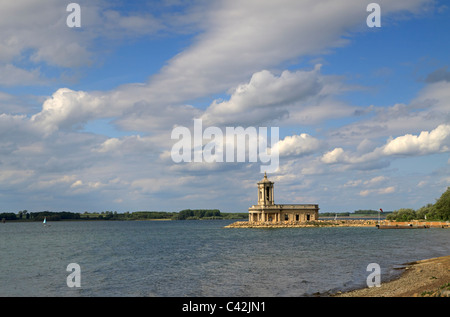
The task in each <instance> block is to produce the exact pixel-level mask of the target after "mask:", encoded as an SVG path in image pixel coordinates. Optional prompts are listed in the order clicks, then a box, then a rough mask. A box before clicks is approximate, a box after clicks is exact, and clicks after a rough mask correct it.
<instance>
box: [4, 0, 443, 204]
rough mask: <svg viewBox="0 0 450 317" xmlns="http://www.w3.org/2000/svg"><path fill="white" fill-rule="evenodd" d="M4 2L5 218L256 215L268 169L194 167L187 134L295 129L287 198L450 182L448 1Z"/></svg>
mask: <svg viewBox="0 0 450 317" xmlns="http://www.w3.org/2000/svg"><path fill="white" fill-rule="evenodd" d="M371 2H372V1H359V0H343V1H327V0H324V1H298V0H296V1H289V0H282V1H265V0H259V1H256V0H253V1H252V0H247V1H233V0H228V1H204V0H193V1H176V0H159V1H119V0H117V1H101V0H97V1H78V2H77V3H78V4H79V5H80V8H81V15H80V16H81V21H82V25H81V27H80V28H69V27H68V26H67V24H66V18H67V16H68V15H69V14H70V13H69V12H67V11H66V7H67V4H68V3H69V2H67V3H65V2H64V1H60V0H46V1H37V0H28V1H25V0H22V1H15V2H14V3H11V2H7V3H2V4H1V5H0V21H1V22H0V71H1V74H2V76H1V79H0V144H1V145H2V149H1V150H0V199H1V202H2V203H1V205H0V206H1V210H2V211H15V212H17V211H19V210H23V209H27V210H29V211H39V210H53V211H61V210H69V211H79V212H83V211H104V210H116V211H118V212H123V211H135V210H166V211H178V210H181V209H185V208H219V209H220V210H221V211H223V212H227V211H228V212H234V211H238V212H245V211H247V209H248V207H250V206H251V205H252V204H255V203H256V182H257V181H259V180H260V179H261V178H262V177H263V175H262V174H261V173H260V168H259V167H260V164H259V163H250V162H248V161H246V162H244V163H226V162H225V163H220V162H216V163H206V162H202V163H194V162H192V163H180V164H177V163H175V162H173V160H172V159H171V156H170V151H171V148H172V146H173V144H174V142H175V141H174V140H172V139H171V132H172V131H173V129H174V127H176V126H184V127H188V128H189V129H191V130H192V128H193V119H195V118H202V119H203V122H204V127H206V126H214V127H219V128H220V129H225V127H237V126H245V127H279V130H280V140H279V143H278V144H277V146H278V148H279V150H280V166H279V170H277V171H276V172H275V173H271V174H270V175H269V178H270V179H272V180H273V181H275V202H276V203H318V204H319V207H320V208H321V211H323V212H327V211H330V212H339V211H353V210H357V209H379V208H383V210H395V209H398V208H402V207H410V208H419V207H421V206H423V205H425V204H427V203H430V202H431V203H432V202H434V200H435V199H436V198H438V197H439V196H440V195H441V193H442V192H444V191H445V189H446V188H447V186H449V184H450V159H449V152H450V101H449V100H450V67H449V65H450V60H449V59H450V57H449V56H450V54H449V52H450V47H449V45H450V36H449V32H448V30H449V29H450V19H449V17H450V7H449V5H448V4H447V3H446V2H445V1H433V0H396V1H378V2H377V3H379V4H380V7H381V27H380V28H369V27H368V26H367V24H366V18H367V16H368V14H369V12H367V11H366V7H367V5H368V4H369V3H371Z"/></svg>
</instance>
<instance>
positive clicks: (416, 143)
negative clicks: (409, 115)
mask: <svg viewBox="0 0 450 317" xmlns="http://www.w3.org/2000/svg"><path fill="white" fill-rule="evenodd" d="M449 151H450V125H448V124H441V125H439V126H438V127H436V128H435V129H433V130H432V131H430V132H429V131H422V132H421V133H420V134H419V135H412V134H406V135H402V136H398V137H396V138H390V139H389V140H388V141H387V142H386V144H385V145H383V146H381V147H377V148H375V149H374V150H373V151H371V152H368V153H364V154H362V155H361V154H356V153H348V152H346V151H344V149H343V148H341V147H337V148H334V149H333V150H331V151H328V152H327V153H325V154H323V155H322V157H321V161H322V162H323V163H325V164H337V163H341V164H355V165H357V164H361V163H367V162H372V161H376V160H380V159H383V158H386V157H392V156H395V155H407V156H412V155H414V156H417V155H427V154H436V153H443V152H449Z"/></svg>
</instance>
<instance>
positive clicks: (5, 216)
mask: <svg viewBox="0 0 450 317" xmlns="http://www.w3.org/2000/svg"><path fill="white" fill-rule="evenodd" d="M2 219H5V220H16V219H17V216H16V214H15V213H13V212H3V213H1V214H0V220H2Z"/></svg>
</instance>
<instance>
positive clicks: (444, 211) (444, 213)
mask: <svg viewBox="0 0 450 317" xmlns="http://www.w3.org/2000/svg"><path fill="white" fill-rule="evenodd" d="M386 219H388V220H396V221H410V220H413V219H426V220H439V221H448V220H450V187H447V190H446V191H445V192H444V193H443V194H442V195H441V197H440V198H439V199H438V200H436V203H434V204H427V205H426V206H423V207H421V208H419V209H418V210H417V211H414V210H413V209H399V210H396V211H394V212H393V213H392V214H390V215H388V216H387V217H386Z"/></svg>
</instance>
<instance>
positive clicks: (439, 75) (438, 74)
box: [425, 66, 450, 83]
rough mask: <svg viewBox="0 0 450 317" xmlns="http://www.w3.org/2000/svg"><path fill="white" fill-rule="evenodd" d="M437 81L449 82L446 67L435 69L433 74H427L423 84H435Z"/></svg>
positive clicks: (449, 78)
mask: <svg viewBox="0 0 450 317" xmlns="http://www.w3.org/2000/svg"><path fill="white" fill-rule="evenodd" d="M439 81H446V82H450V72H449V71H447V66H444V67H442V68H439V69H436V70H435V71H434V72H432V73H430V74H428V76H427V78H426V79H425V82H427V83H435V82H439Z"/></svg>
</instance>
